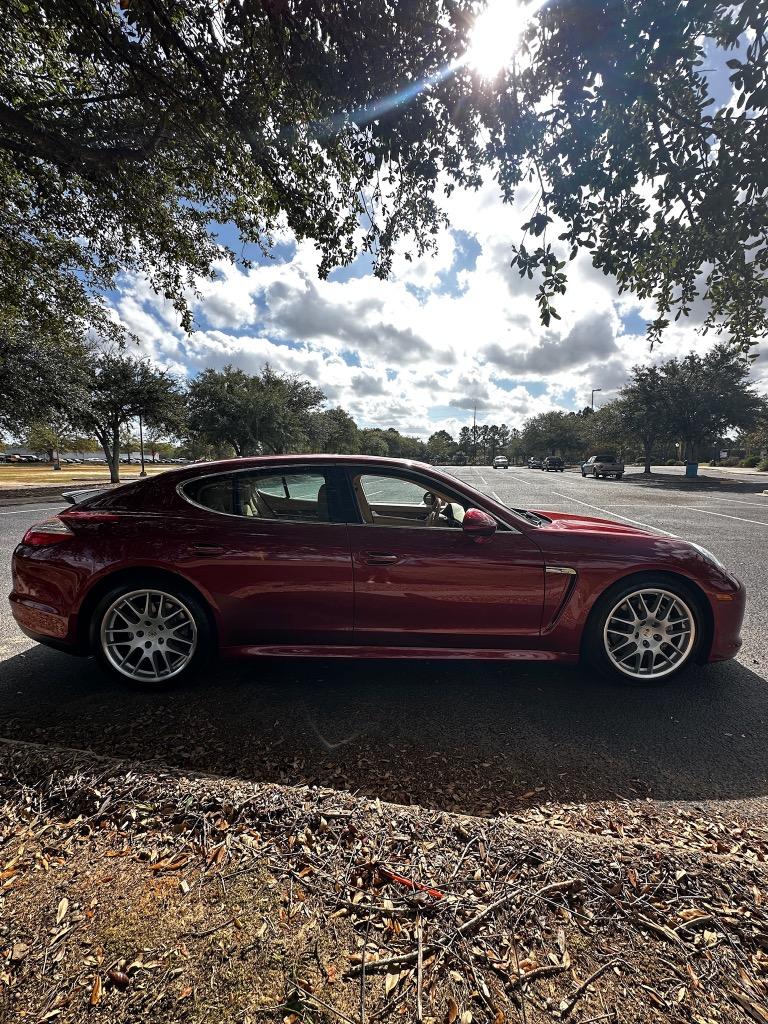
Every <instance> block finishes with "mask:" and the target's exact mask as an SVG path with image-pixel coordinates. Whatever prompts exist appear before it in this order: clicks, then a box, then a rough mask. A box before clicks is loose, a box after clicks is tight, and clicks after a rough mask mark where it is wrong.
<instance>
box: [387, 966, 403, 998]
mask: <svg viewBox="0 0 768 1024" xmlns="http://www.w3.org/2000/svg"><path fill="white" fill-rule="evenodd" d="M399 981H400V973H399V971H396V972H395V973H392V974H388V975H387V977H386V980H385V981H384V994H385V995H389V994H390V992H394V990H395V989H396V988H397V985H398V982H399Z"/></svg>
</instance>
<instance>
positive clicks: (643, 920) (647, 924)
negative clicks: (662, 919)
mask: <svg viewBox="0 0 768 1024" xmlns="http://www.w3.org/2000/svg"><path fill="white" fill-rule="evenodd" d="M637 921H638V924H640V925H641V927H643V928H647V929H648V931H651V932H655V933H656V934H657V935H658V936H660V938H662V939H666V940H667V942H676V943H677V944H678V945H681V944H682V941H683V940H682V939H681V938H680V936H679V935H678V934H677V932H674V931H672V929H671V928H668V927H667V926H666V925H665V924H656V922H655V921H651V919H650V918H649V917H643V915H642V914H638V915H637Z"/></svg>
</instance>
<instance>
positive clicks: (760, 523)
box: [677, 505, 768, 526]
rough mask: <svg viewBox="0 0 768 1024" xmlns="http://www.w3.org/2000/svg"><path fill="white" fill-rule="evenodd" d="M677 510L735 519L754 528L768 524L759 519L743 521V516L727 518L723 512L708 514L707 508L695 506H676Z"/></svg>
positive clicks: (728, 517) (729, 517)
mask: <svg viewBox="0 0 768 1024" xmlns="http://www.w3.org/2000/svg"><path fill="white" fill-rule="evenodd" d="M677 507H678V508H687V509H689V511H691V512H701V513H702V514H703V515H705V516H718V517H719V518H720V519H737V520H738V521H739V522H740V523H754V524H755V526H768V523H766V522H764V521H763V520H761V519H744V517H743V516H727V515H726V514H725V513H724V512H710V511H709V509H708V508H698V507H697V506H696V505H678V506H677Z"/></svg>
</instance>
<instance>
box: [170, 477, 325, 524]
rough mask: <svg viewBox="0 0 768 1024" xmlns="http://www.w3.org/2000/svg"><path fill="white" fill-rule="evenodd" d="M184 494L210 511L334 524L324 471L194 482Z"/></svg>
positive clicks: (249, 516)
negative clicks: (330, 514)
mask: <svg viewBox="0 0 768 1024" xmlns="http://www.w3.org/2000/svg"><path fill="white" fill-rule="evenodd" d="M181 490H182V493H183V494H184V496H185V497H186V498H188V499H189V500H190V501H192V502H194V504H196V505H202V507H203V508H206V509H208V510H209V511H210V512H220V513H223V514H224V515H229V516H243V517H247V518H253V519H271V520H283V521H288V522H294V523H318V522H320V523H327V522H330V516H329V507H328V501H329V496H328V487H327V481H326V475H325V473H324V472H323V471H322V470H320V471H311V472H310V471H298V472H275V471H273V470H271V471H265V470H256V471H240V472H237V473H217V474H212V475H209V476H204V477H198V478H197V479H195V480H190V481H188V482H187V483H185V484H184V485H183V487H182V488H181Z"/></svg>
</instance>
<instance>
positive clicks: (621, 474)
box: [616, 473, 624, 480]
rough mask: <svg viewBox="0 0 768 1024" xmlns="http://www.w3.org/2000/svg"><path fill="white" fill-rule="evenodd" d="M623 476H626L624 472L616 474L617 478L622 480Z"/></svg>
mask: <svg viewBox="0 0 768 1024" xmlns="http://www.w3.org/2000/svg"><path fill="white" fill-rule="evenodd" d="M623 476H624V474H623V473H617V474H616V479H617V480H621V478H622V477H623Z"/></svg>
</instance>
